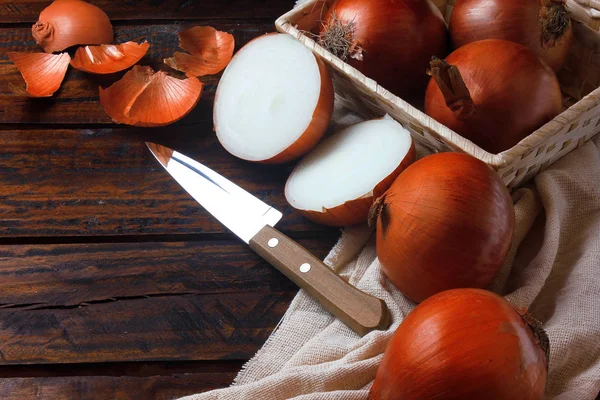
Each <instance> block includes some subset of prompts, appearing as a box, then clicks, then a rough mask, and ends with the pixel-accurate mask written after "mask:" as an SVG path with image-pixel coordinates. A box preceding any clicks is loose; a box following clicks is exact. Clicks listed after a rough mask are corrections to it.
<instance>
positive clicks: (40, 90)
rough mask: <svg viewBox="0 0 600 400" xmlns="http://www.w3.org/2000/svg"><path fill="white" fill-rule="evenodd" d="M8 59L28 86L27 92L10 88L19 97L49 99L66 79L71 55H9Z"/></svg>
mask: <svg viewBox="0 0 600 400" xmlns="http://www.w3.org/2000/svg"><path fill="white" fill-rule="evenodd" d="M7 55H8V58H9V59H10V60H11V61H12V62H13V63H14V64H15V66H16V67H17V68H18V69H19V72H20V73H21V75H22V76H23V79H24V80H25V84H26V85H27V86H26V88H25V91H26V93H25V92H23V90H22V89H21V88H19V87H17V86H10V88H11V90H12V91H13V92H14V93H15V94H18V95H24V94H28V95H30V96H32V97H49V96H52V95H53V94H54V92H56V91H57V90H58V88H60V84H61V83H62V81H63V79H64V78H65V74H66V72H67V68H68V67H69V61H70V60H71V57H69V54H67V53H62V54H48V53H16V52H9V53H7Z"/></svg>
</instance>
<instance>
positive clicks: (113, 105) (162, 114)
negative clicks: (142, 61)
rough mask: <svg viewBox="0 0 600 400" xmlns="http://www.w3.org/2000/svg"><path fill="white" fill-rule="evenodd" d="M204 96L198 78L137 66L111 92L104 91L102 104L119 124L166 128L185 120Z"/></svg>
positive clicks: (108, 90)
mask: <svg viewBox="0 0 600 400" xmlns="http://www.w3.org/2000/svg"><path fill="white" fill-rule="evenodd" d="M201 93H202V83H201V82H200V81H199V80H198V79H197V78H187V79H183V80H182V79H177V78H173V77H171V76H169V75H167V73H166V72H164V71H158V72H154V71H153V70H152V68H150V67H146V66H144V67H142V66H139V65H136V66H134V67H133V68H132V69H131V71H129V72H127V73H126V74H125V75H124V76H123V78H121V80H119V81H117V82H115V83H114V84H113V85H111V86H110V87H108V88H107V89H102V88H100V103H102V105H103V106H104V109H105V111H106V113H107V114H108V115H109V116H110V117H111V118H112V119H113V121H115V122H117V123H122V124H128V125H135V126H163V125H168V124H170V123H173V122H175V121H177V120H179V119H181V118H183V117H185V116H186V115H187V114H188V113H189V112H190V111H191V110H192V109H193V108H194V107H195V106H196V104H197V103H198V100H199V99H200V95H201Z"/></svg>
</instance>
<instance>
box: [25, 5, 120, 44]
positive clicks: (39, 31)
mask: <svg viewBox="0 0 600 400" xmlns="http://www.w3.org/2000/svg"><path fill="white" fill-rule="evenodd" d="M31 33H32V35H33V38H34V39H35V41H36V43H37V44H38V45H39V46H41V47H42V49H44V51H45V52H46V53H53V52H55V51H63V50H65V49H66V48H68V47H71V46H75V45H100V44H109V43H112V42H113V29H112V25H111V23H110V20H109V19H108V16H107V15H106V13H105V12H104V11H102V10H101V9H100V8H98V7H96V6H95V5H93V4H90V3H87V2H85V1H83V0H55V1H54V2H53V3H52V4H50V5H49V6H48V7H46V8H45V9H44V10H42V12H41V13H40V16H39V19H38V21H37V22H36V23H35V24H34V25H33V26H32V27H31Z"/></svg>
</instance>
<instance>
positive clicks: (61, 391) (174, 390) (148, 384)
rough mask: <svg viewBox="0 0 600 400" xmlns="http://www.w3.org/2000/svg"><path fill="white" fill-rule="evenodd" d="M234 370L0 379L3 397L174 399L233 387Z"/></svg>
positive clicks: (10, 399)
mask: <svg viewBox="0 0 600 400" xmlns="http://www.w3.org/2000/svg"><path fill="white" fill-rule="evenodd" d="M234 377H235V374H234V373H231V372H229V373H210V372H207V373H203V374H197V373H192V374H174V375H171V376H150V377H131V376H120V377H115V376H71V377H47V378H4V379H0V398H2V399H3V400H24V399H36V400H71V399H78V400H106V399H119V400H139V399H153V400H171V399H175V398H179V397H181V396H187V395H191V394H196V393H202V392H206V391H209V390H213V389H219V388H223V387H226V386H229V384H230V383H231V381H232V380H233V378H234Z"/></svg>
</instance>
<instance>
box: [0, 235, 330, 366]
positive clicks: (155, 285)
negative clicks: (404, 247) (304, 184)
mask: <svg viewBox="0 0 600 400" xmlns="http://www.w3.org/2000/svg"><path fill="white" fill-rule="evenodd" d="M301 243H303V244H304V245H305V246H307V247H310V248H312V249H313V250H314V251H315V254H317V255H318V256H319V257H323V256H324V254H325V253H326V252H327V251H328V248H329V244H328V243H326V242H325V241H323V240H317V241H315V240H309V241H301ZM0 276H1V279H0V282H1V283H0V285H1V286H0V293H2V296H1V302H2V304H0V364H40V363H75V362H77V363H80V362H108V361H144V360H146V361H152V360H216V359H248V358H249V357H250V356H251V355H252V354H254V352H256V350H258V348H259V347H260V346H261V345H262V343H263V342H264V341H265V340H266V338H267V337H268V335H269V334H270V332H271V331H272V329H273V328H274V327H275V326H276V324H277V323H278V322H279V320H280V318H281V316H282V315H283V313H284V312H285V310H286V309H287V307H288V304H289V302H290V301H291V299H292V297H293V296H294V294H295V292H296V291H297V288H296V287H295V286H294V285H293V284H292V283H291V282H290V281H288V280H287V279H286V278H285V277H283V276H282V275H281V274H279V272H277V271H276V270H275V269H274V268H273V267H271V266H270V265H268V264H267V263H266V262H264V261H263V260H261V259H260V258H258V256H257V255H255V254H253V253H252V251H250V250H249V249H248V248H247V247H246V246H241V245H239V244H228V243H222V242H218V241H217V242H198V243H127V244H109V243H106V244H94V245H46V246H39V245H37V246H35V245H33V246H30V245H18V246H2V247H0Z"/></svg>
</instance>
